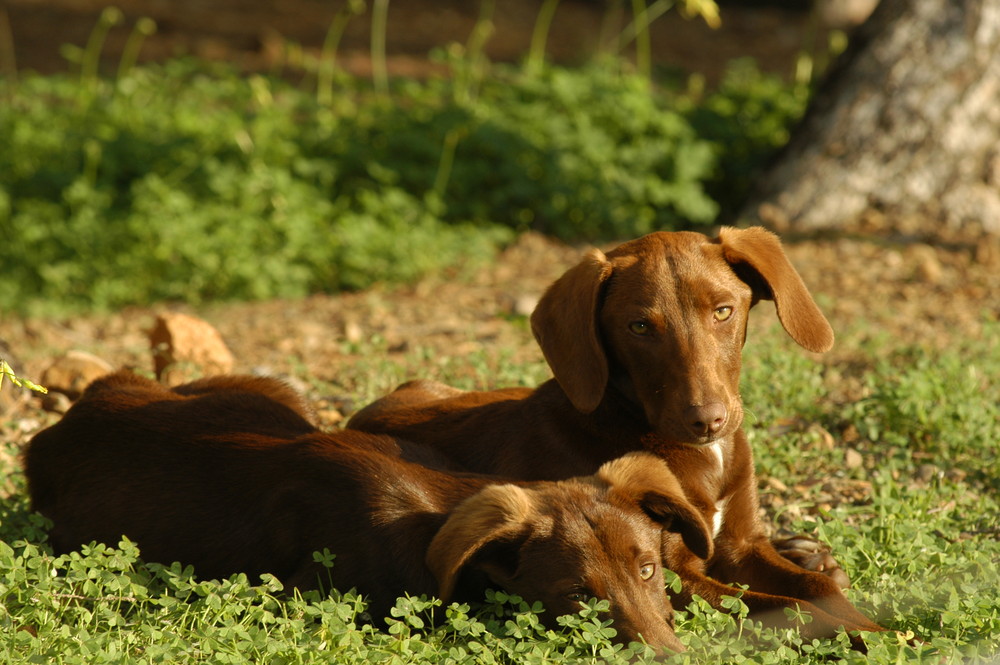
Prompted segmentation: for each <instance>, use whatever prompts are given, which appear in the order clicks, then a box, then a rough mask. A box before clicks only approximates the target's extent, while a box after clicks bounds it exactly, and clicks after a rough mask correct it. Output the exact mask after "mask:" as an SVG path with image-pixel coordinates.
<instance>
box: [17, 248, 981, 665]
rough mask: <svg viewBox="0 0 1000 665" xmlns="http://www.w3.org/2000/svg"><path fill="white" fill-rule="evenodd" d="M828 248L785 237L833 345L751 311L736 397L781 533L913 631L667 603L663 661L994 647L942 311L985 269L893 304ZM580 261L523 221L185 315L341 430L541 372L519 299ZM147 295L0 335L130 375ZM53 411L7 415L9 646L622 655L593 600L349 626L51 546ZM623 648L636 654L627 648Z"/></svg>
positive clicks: (46, 654)
mask: <svg viewBox="0 0 1000 665" xmlns="http://www.w3.org/2000/svg"><path fill="white" fill-rule="evenodd" d="M830 247H831V245H830V244H828V243H823V242H816V243H800V244H795V245H794V246H792V247H791V248H790V251H791V252H792V256H793V259H794V260H796V262H797V264H798V265H800V266H801V267H802V270H803V274H804V276H805V277H806V281H807V283H810V285H812V286H814V287H815V288H816V291H817V293H818V298H819V300H820V302H821V303H823V304H824V308H825V309H826V310H827V311H828V312H832V315H831V318H832V320H833V321H834V325H835V328H836V329H837V331H838V335H839V337H838V343H837V349H836V350H835V352H833V353H831V354H829V355H828V357H825V358H820V357H813V356H810V355H809V354H805V353H804V352H802V351H801V350H800V349H798V348H797V347H795V346H794V344H793V343H792V342H791V341H790V340H788V339H787V337H786V336H785V335H784V333H783V332H782V331H781V329H780V327H779V326H778V325H777V324H776V322H775V317H774V316H773V308H771V306H770V305H769V304H764V305H761V306H760V307H759V308H758V309H759V312H757V313H755V314H754V317H753V319H754V321H753V326H752V329H751V336H750V341H749V343H748V345H747V349H746V352H745V371H744V380H743V395H744V401H745V403H746V405H747V408H748V413H749V415H748V418H747V423H746V426H747V429H748V432H749V434H750V437H751V439H752V443H753V445H754V449H755V454H756V456H757V467H758V471H759V474H760V489H761V494H762V502H763V504H764V508H765V512H766V514H767V518H768V521H769V523H772V524H774V525H775V528H787V529H792V530H803V531H808V532H811V533H814V534H816V535H818V536H819V537H820V538H822V539H824V540H826V541H827V542H829V543H831V545H832V546H833V548H834V551H835V553H836V556H837V557H838V559H839V560H840V561H841V562H842V563H843V565H844V567H845V568H846V569H847V570H848V572H849V573H850V575H851V578H852V580H853V583H854V587H853V589H852V590H851V591H850V592H849V595H850V598H851V599H852V601H853V602H855V603H856V604H857V605H858V606H859V607H860V608H862V609H863V611H865V612H866V613H868V614H869V615H871V616H873V617H877V618H878V620H879V621H880V622H881V623H882V624H883V625H885V626H888V627H890V628H893V629H895V630H898V631H902V632H904V633H906V632H912V633H913V634H914V635H915V636H917V637H919V638H921V639H922V640H923V641H924V643H925V644H923V645H922V646H917V647H913V646H908V645H905V644H903V643H902V642H901V641H900V639H899V638H898V637H897V635H896V634H894V633H888V634H884V635H876V636H872V637H871V639H870V640H869V645H870V651H869V653H868V654H867V656H862V655H860V654H856V653H853V652H850V651H849V650H848V649H847V647H846V643H845V640H844V639H842V638H841V639H837V640H828V641H817V642H811V643H810V642H804V641H803V640H802V639H801V638H799V637H798V636H797V634H795V633H793V632H790V631H764V630H762V629H760V627H759V626H757V625H755V624H754V623H753V622H752V621H749V620H740V613H741V611H742V607H741V605H740V604H739V603H736V604H735V605H734V613H733V614H728V613H720V612H716V611H714V610H711V609H710V608H708V607H707V606H704V605H702V604H699V603H696V604H694V605H692V606H690V607H688V608H680V609H682V612H681V613H680V620H679V622H678V634H679V635H680V639H681V641H682V642H683V643H685V644H686V645H687V646H688V647H689V651H688V652H687V653H686V654H683V655H679V656H676V657H674V659H673V661H672V662H678V663H680V662H693V663H719V662H726V663H736V662H755V663H779V662H780V663H784V662H788V663H791V662H795V663H798V662H820V661H823V662H830V661H844V662H858V663H861V662H869V663H902V662H905V663H909V662H935V663H936V662H949V663H958V662H993V661H994V660H995V659H997V657H998V655H1000V592H998V589H1000V572H998V569H1000V499H998V489H1000V470H998V469H1000V464H998V459H997V449H998V443H997V442H998V440H1000V419H998V415H997V404H998V403H1000V335H998V333H1000V330H998V324H997V322H996V320H995V317H994V315H993V314H991V312H990V310H989V309H986V308H985V305H984V301H982V300H980V299H978V298H977V297H973V298H972V299H970V300H968V301H965V302H964V305H963V306H962V308H961V309H962V311H965V312H967V313H968V316H967V317H966V318H962V317H959V316H958V315H957V314H956V315H954V316H951V315H949V316H947V317H945V319H944V320H938V319H939V318H940V316H941V315H942V313H946V312H948V311H949V309H948V308H949V307H955V306H957V305H956V301H957V300H960V298H961V293H964V292H966V291H968V289H970V288H971V289H972V294H973V296H976V295H977V294H978V291H976V290H975V288H973V287H975V286H976V285H977V284H978V285H983V284H987V285H988V284H990V283H991V282H990V281H989V280H990V279H995V278H994V277H989V276H983V275H980V276H979V277H975V275H977V274H978V273H975V272H974V269H975V261H972V262H971V264H970V265H969V266H967V268H968V270H972V271H973V272H968V271H965V272H963V270H965V269H961V270H959V269H958V268H956V270H957V272H956V275H958V276H961V275H965V276H966V279H965V287H964V291H963V290H962V289H953V288H942V289H940V294H939V296H938V297H936V298H931V297H929V296H928V295H927V294H932V293H935V289H934V288H933V285H931V284H929V283H923V284H922V286H921V285H920V284H917V285H916V286H918V287H920V288H918V289H917V291H918V292H920V293H923V294H925V296H927V297H924V299H923V302H922V303H921V304H920V306H919V308H917V309H912V307H914V305H913V304H912V303H910V302H909V301H908V299H907V298H905V297H903V296H905V294H906V293H908V289H911V288H913V287H914V281H913V276H912V275H911V274H910V273H909V272H906V271H903V272H906V274H907V275H908V277H907V278H906V279H902V280H899V281H897V282H893V284H894V286H892V287H891V288H892V289H895V291H892V293H895V294H896V295H895V296H891V295H889V293H890V292H889V291H886V290H885V289H886V288H890V287H889V286H887V285H888V284H889V281H883V282H880V286H876V285H875V283H874V282H872V284H871V287H870V288H868V289H859V290H857V291H855V292H854V293H853V294H852V295H850V297H848V296H847V295H845V294H844V289H843V288H842V287H843V284H839V285H837V286H835V287H833V286H831V284H832V283H831V282H830V281H829V280H830V279H832V277H831V275H835V274H841V275H844V274H847V273H850V272H851V270H850V268H851V266H850V259H849V258H846V257H851V256H859V255H862V254H864V253H865V252H867V251H878V252H882V253H883V254H887V255H888V254H891V253H892V252H895V251H897V250H896V249H892V248H886V247H880V248H878V249H877V250H870V248H869V249H865V247H869V246H868V245H850V246H849V247H847V248H846V249H843V251H842V253H841V254H838V253H837V252H832V253H831V249H830ZM900 251H903V252H904V256H906V254H905V251H906V250H905V249H904V250H900ZM940 252H942V253H939V254H938V255H937V256H938V259H939V263H940V264H941V265H940V266H939V267H940V268H941V269H942V271H943V272H940V273H939V272H935V271H931V272H933V273H934V275H932V276H936V279H937V280H938V282H940V281H941V280H944V286H945V287H947V286H948V282H947V280H948V279H949V277H948V274H949V273H948V271H949V270H951V269H952V268H954V267H955V266H954V265H953V264H952V262H951V259H950V258H949V257H950V256H951V254H947V253H944V250H940ZM577 253H578V249H577V248H567V247H564V246H561V245H553V244H551V243H547V242H545V241H542V240H540V239H538V238H530V237H529V238H525V239H524V240H523V241H522V242H521V243H519V244H518V245H517V246H515V247H514V248H512V249H511V250H509V251H508V253H507V254H505V255H504V256H501V257H500V258H499V259H498V261H497V262H496V265H495V266H493V268H492V269H491V270H489V271H486V272H483V273H479V274H476V275H467V276H464V277H461V278H456V279H454V280H452V281H451V282H450V283H442V282H434V283H422V284H418V285H416V286H413V287H409V288H406V289H395V290H373V291H368V292H363V293H359V294H353V295H348V296H340V297H336V298H333V297H331V298H327V297H323V298H314V299H310V300H306V301H293V302H272V303H259V304H256V305H228V306H216V307H212V308H205V309H202V310H199V311H198V312H197V313H199V314H202V315H203V316H205V317H207V318H209V319H210V320H212V321H213V322H215V323H217V325H219V327H220V329H221V330H223V333H224V335H225V336H226V338H227V341H229V342H230V344H231V346H232V347H233V348H234V349H235V350H237V356H238V358H239V361H238V365H239V366H238V370H239V371H248V370H249V369H251V368H253V367H255V366H261V365H267V366H268V367H270V368H272V369H275V370H277V371H279V372H282V373H286V374H288V375H290V376H292V377H293V378H294V379H296V380H299V381H301V383H302V385H303V386H304V387H305V388H306V390H307V391H309V393H310V395H311V396H312V397H313V398H314V399H316V400H317V402H318V403H319V404H320V406H321V408H322V414H321V415H322V417H323V418H324V420H325V422H326V423H327V425H328V426H329V427H331V428H335V427H337V426H338V421H339V419H340V418H341V417H342V416H345V415H349V413H350V412H351V411H352V410H353V409H354V408H357V407H358V406H360V405H362V404H363V403H365V402H367V401H368V400H369V399H371V398H372V397H373V396H375V395H377V394H379V393H381V392H384V391H385V390H387V389H389V388H391V387H392V386H393V385H394V384H395V383H397V382H399V381H401V380H403V379H405V378H408V377H413V376H425V377H435V378H439V379H443V380H446V381H449V382H451V383H454V384H456V385H459V386H463V387H474V386H484V385H493V386H501V385H515V384H524V385H533V384H536V383H537V382H539V381H540V380H542V379H543V378H545V377H546V376H547V369H546V367H545V366H544V363H543V362H542V360H541V357H540V354H539V353H538V351H537V349H536V348H535V347H534V345H533V344H532V342H531V340H530V334H529V333H528V331H527V327H526V325H525V319H524V317H523V315H521V314H519V313H518V312H519V311H520V309H519V308H518V307H517V306H515V305H514V304H513V303H514V302H515V301H516V300H517V298H518V297H527V298H529V299H530V297H531V296H532V295H533V294H536V293H537V291H538V290H539V289H540V288H542V286H543V285H544V284H545V283H547V281H548V280H550V279H551V278H552V276H554V275H556V274H558V273H559V272H561V271H562V270H563V269H565V267H566V265H568V264H569V262H571V261H572V260H574V259H573V257H575V256H576V255H577ZM838 256H839V257H840V259H839V260H838V258H837V257H838ZM823 257H826V258H827V259H829V261H827V260H822V259H823ZM888 263H889V264H891V263H892V262H891V261H889V262H888ZM838 264H839V265H840V267H841V268H842V270H840V271H838V270H837V265H838ZM817 271H818V272H817ZM851 274H854V273H851ZM880 274H882V276H884V273H880ZM984 274H985V273H984ZM990 274H992V273H990ZM824 275H825V276H824ZM969 275H973V277H972V278H969V277H968V276H969ZM840 279H848V277H841V278H840ZM984 280H985V281H984ZM834 292H836V293H837V296H836V297H833V294H834ZM949 294H950V298H949ZM859 303H861V304H860V305H859ZM976 303H979V304H980V309H979V311H978V312H976V311H975V309H976ZM859 309H860V310H861V312H862V313H861V314H860V315H858V316H854V317H851V316H848V314H849V313H851V312H855V311H857V310H859ZM151 311H152V310H129V311H125V312H121V313H119V314H117V315H114V316H102V317H91V318H78V319H66V320H59V321H56V320H30V321H29V320H25V321H16V322H15V321H10V320H7V321H5V322H4V323H3V325H2V326H0V333H2V334H0V337H2V338H4V339H6V340H7V342H8V343H9V344H12V346H13V348H15V349H17V350H18V351H19V354H20V355H21V357H22V360H23V364H24V366H25V367H27V368H28V369H29V375H30V376H32V377H33V378H38V376H39V371H40V368H41V367H43V366H44V364H45V362H46V360H47V359H50V358H51V357H52V356H53V355H54V354H55V353H57V352H58V351H59V350H60V349H65V348H67V347H74V346H76V347H81V348H85V349H87V350H91V351H96V352H98V353H101V354H102V355H104V356H105V357H108V358H109V359H110V360H112V361H113V362H114V363H115V364H132V365H135V366H137V367H138V368H139V369H140V370H143V369H145V368H147V367H148V363H149V360H148V357H147V356H148V353H147V351H146V350H145V346H144V344H145V341H144V339H143V333H142V331H143V328H144V327H146V326H147V325H148V316H149V314H150V312H151ZM443 312H449V313H450V314H447V315H446V314H444V313H443ZM888 321H892V322H893V323H892V324H891V325H890V324H889V323H887V322H888ZM915 330H919V331H922V332H921V333H919V334H913V333H914V331H915ZM928 330H930V331H934V332H933V334H931V333H928V332H927V331H928ZM237 331H240V332H237ZM8 389H9V386H8V387H5V390H8ZM55 418H57V415H56V414H53V413H50V412H46V411H44V410H43V409H41V408H40V401H39V400H34V401H32V402H30V403H29V404H28V405H26V406H24V407H22V408H21V409H19V410H18V411H16V412H13V413H8V414H7V415H6V416H4V417H3V418H2V419H0V428H2V433H3V447H2V451H0V478H2V479H3V480H2V483H3V484H2V486H0V492H2V503H0V662H11V663H21V662H64V663H88V664H90V663H102V662H159V661H168V660H169V661H172V662H211V663H215V662H219V663H224V662H238V663H243V662H267V663H285V662H288V663H298V662H330V661H333V662H338V663H340V662H345V663H346V662H356V661H357V662H362V661H363V662H420V663H444V662H449V663H450V662H517V663H521V662H525V663H528V662H551V663H560V662H580V661H581V660H582V661H589V662H597V661H614V660H616V659H620V658H621V659H624V658H626V657H628V656H630V655H634V654H631V652H629V651H620V652H615V650H614V648H613V647H610V646H609V644H608V642H607V640H606V636H605V635H604V633H605V632H606V629H607V627H606V626H603V625H602V624H601V622H600V619H599V617H596V616H595V615H594V614H593V613H592V612H591V613H590V615H589V616H588V615H587V614H586V613H585V614H584V615H583V616H581V617H574V618H572V619H571V620H570V621H569V622H568V624H569V625H568V626H567V628H566V629H565V631H563V632H561V633H558V634H557V633H552V632H546V631H544V630H543V629H541V628H540V627H539V626H538V623H537V619H536V617H535V616H534V614H533V613H532V612H531V611H529V610H528V608H524V607H520V608H519V607H518V605H517V603H516V599H515V601H513V602H512V601H511V600H509V599H505V598H504V597H502V596H494V597H491V599H490V602H488V603H486V605H485V608H472V609H470V608H465V607H452V608H441V607H435V608H433V609H432V612H433V615H434V617H435V618H436V620H437V626H436V627H435V628H433V629H430V628H427V627H426V626H425V618H426V603H424V602H423V601H419V600H403V601H401V602H400V606H399V608H398V616H397V617H396V618H395V619H396V623H394V624H393V627H392V628H391V629H390V630H388V631H384V630H375V629H373V628H371V627H370V626H367V625H365V624H364V623H363V622H361V621H360V620H358V619H357V612H358V608H359V604H358V601H357V599H355V598H353V597H351V596H349V595H347V596H343V597H340V596H336V597H331V598H319V597H315V596H309V597H306V598H294V599H291V600H288V599H285V600H280V599H279V598H278V595H277V593H276V592H277V587H276V584H275V583H274V582H273V581H265V582H264V583H263V586H254V585H259V584H260V581H259V580H245V579H242V578H236V579H233V580H229V581H225V582H221V583H216V582H205V581H200V580H197V579H196V578H192V576H191V571H190V570H182V569H180V568H179V567H173V568H164V567H161V566H156V565H146V564H144V563H142V562H141V561H139V560H137V558H136V557H137V553H136V551H135V548H134V547H132V546H131V545H128V544H126V545H125V546H124V547H123V548H122V549H107V548H104V547H96V548H92V549H86V550H84V551H82V552H81V553H76V554H73V555H71V556H69V557H59V558H54V557H52V556H51V554H49V553H48V551H47V549H46V545H45V530H44V526H43V524H42V523H41V522H40V521H39V520H38V518H37V517H35V516H34V515H32V514H31V513H30V512H29V510H28V506H27V503H26V497H25V488H24V484H23V478H22V476H21V472H20V469H19V466H18V461H17V454H18V451H19V449H20V447H21V446H22V445H23V444H24V443H25V442H26V441H27V439H28V438H29V437H30V436H31V435H32V434H33V433H34V432H35V431H37V429H39V428H40V427H42V426H44V425H45V424H48V423H50V422H52V421H54V419H55ZM734 592H735V591H734ZM477 611H478V612H480V613H479V614H476V612H477ZM637 657H638V658H639V659H640V660H641V659H645V658H648V657H651V654H648V653H644V652H642V650H641V649H640V650H638V656H637Z"/></svg>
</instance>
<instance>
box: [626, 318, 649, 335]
mask: <svg viewBox="0 0 1000 665" xmlns="http://www.w3.org/2000/svg"><path fill="white" fill-rule="evenodd" d="M628 329H629V330H630V331H632V333H634V334H636V335H648V334H649V333H650V332H652V330H653V326H651V325H649V323H647V322H646V321H633V322H632V323H630V324H628Z"/></svg>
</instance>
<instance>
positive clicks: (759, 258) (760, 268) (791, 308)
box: [719, 226, 833, 353]
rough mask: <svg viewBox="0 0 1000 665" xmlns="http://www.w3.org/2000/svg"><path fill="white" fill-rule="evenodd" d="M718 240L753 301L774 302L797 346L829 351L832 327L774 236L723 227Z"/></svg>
mask: <svg viewBox="0 0 1000 665" xmlns="http://www.w3.org/2000/svg"><path fill="white" fill-rule="evenodd" d="M719 243H720V245H721V246H722V255H723V257H724V258H725V259H726V261H727V262H728V263H729V264H730V265H731V266H732V267H733V270H734V271H736V274H737V275H739V277H740V279H742V280H743V281H744V282H746V283H747V284H749V285H750V287H751V288H752V289H753V297H754V300H755V301H756V300H758V299H764V300H773V301H774V307H775V309H776V310H777V312H778V320H779V321H781V325H782V326H783V327H784V328H785V331H786V332H787V333H788V334H789V335H790V336H791V337H792V339H794V340H795V341H796V342H797V343H798V344H799V346H802V347H804V348H806V349H808V350H810V351H814V352H817V353H820V352H823V351H829V350H830V348H831V347H832V346H833V329H832V328H830V323H829V322H828V321H827V320H826V317H825V316H823V313H822V312H821V311H819V307H817V306H816V303H815V301H814V300H813V298H812V296H811V295H810V294H809V290H808V289H807V288H806V285H805V284H804V283H803V282H802V278H801V277H799V273H797V272H796V271H795V268H794V267H793V266H792V264H791V262H789V260H788V257H787V256H785V252H784V250H783V249H782V248H781V241H780V240H778V236H776V235H774V234H773V233H771V232H770V231H768V230H767V229H764V228H762V227H759V226H754V227H751V228H747V229H737V228H732V227H724V228H722V229H721V230H720V231H719Z"/></svg>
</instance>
